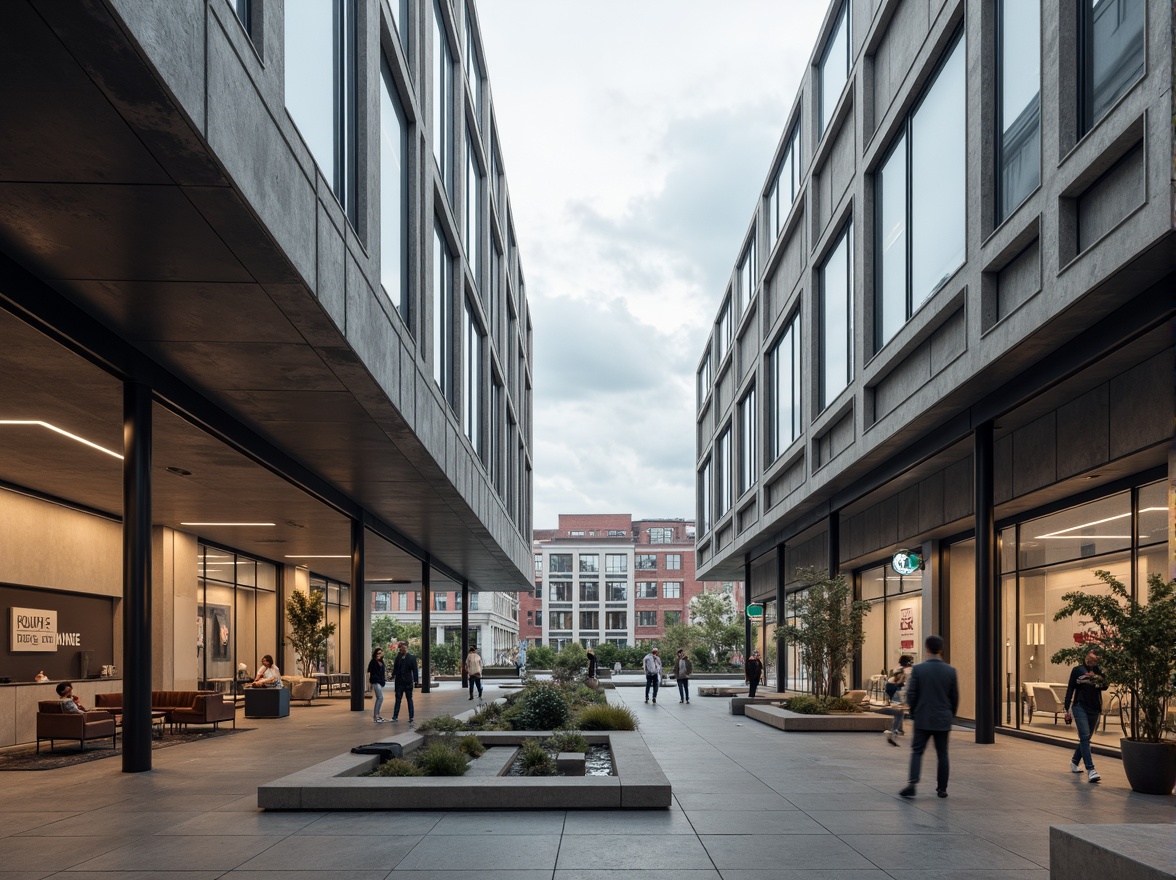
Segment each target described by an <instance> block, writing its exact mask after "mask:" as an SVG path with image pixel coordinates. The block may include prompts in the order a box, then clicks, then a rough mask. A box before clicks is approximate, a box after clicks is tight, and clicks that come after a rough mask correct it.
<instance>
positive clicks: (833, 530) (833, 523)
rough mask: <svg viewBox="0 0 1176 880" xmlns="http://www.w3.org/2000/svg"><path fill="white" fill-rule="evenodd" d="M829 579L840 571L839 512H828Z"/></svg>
mask: <svg viewBox="0 0 1176 880" xmlns="http://www.w3.org/2000/svg"><path fill="white" fill-rule="evenodd" d="M828 522H829V580H833V578H835V577H837V574H838V572H840V571H841V513H840V512H839V511H836V510H834V511H833V512H832V513H830V514H829V520H828Z"/></svg>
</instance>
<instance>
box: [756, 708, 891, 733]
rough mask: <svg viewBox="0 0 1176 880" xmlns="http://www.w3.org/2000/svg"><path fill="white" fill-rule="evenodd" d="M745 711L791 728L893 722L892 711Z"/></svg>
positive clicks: (879, 726)
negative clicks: (884, 713) (814, 712)
mask: <svg viewBox="0 0 1176 880" xmlns="http://www.w3.org/2000/svg"><path fill="white" fill-rule="evenodd" d="M743 714H744V715H746V716H747V717H748V718H754V719H755V720H756V721H762V722H763V723H764V724H769V725H771V726H772V727H777V728H779V729H780V730H788V731H820V732H832V731H856V732H865V731H881V730H887V729H889V727H890V725H891V724H893V723H894V718H893V717H892V716H890V715H879V714H878V713H877V712H847V713H845V714H840V715H801V714H800V713H799V712H789V711H788V710H787V709H780V708H778V707H776V706H757V705H746V706H744V707H743Z"/></svg>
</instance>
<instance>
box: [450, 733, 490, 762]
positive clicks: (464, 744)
mask: <svg viewBox="0 0 1176 880" xmlns="http://www.w3.org/2000/svg"><path fill="white" fill-rule="evenodd" d="M457 747H458V748H459V749H461V750H462V751H463V752H465V753H466V754H467V755H469V756H470V757H471V758H477V757H480V756H481V755H484V754H485V753H486V747H485V746H484V745H482V741H481V740H480V739H478V738H477V737H476V736H474V735H473V734H472V733H470V734H467V735H466V736H463V737H462V738H461V739H459V740H458V741H457Z"/></svg>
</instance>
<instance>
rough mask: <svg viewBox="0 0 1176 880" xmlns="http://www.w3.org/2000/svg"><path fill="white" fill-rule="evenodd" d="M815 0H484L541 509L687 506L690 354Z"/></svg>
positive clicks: (780, 109) (539, 518) (800, 56)
mask: <svg viewBox="0 0 1176 880" xmlns="http://www.w3.org/2000/svg"><path fill="white" fill-rule="evenodd" d="M825 10H826V4H825V3H824V2H820V0H813V2H801V0H732V2H728V3H723V4H716V3H713V2H702V0H640V2H637V0H595V2H591V3H589V2H583V0H581V2H573V0H482V2H481V3H480V4H479V7H478V16H479V21H480V23H481V27H482V39H483V44H484V46H485V52H486V65H487V73H488V76H489V78H490V83H491V89H492V94H493V97H494V103H495V112H496V118H497V123H498V134H499V140H500V142H501V145H502V152H503V161H504V165H505V170H506V174H507V181H508V185H509V187H510V193H511V202H512V206H513V212H514V221H515V226H516V229H517V231H518V241H519V248H520V254H521V259H522V265H523V271H524V274H525V276H526V279H527V295H528V297H529V299H530V301H531V304H532V305H531V308H532V313H533V317H534V324H535V346H536V352H535V391H534V394H535V398H534V404H535V525H536V527H537V528H551V527H554V526H555V525H556V521H557V516H558V514H559V513H561V512H562V513H572V512H578V513H592V512H631V513H633V514H634V515H635V516H674V517H679V516H680V517H692V516H693V515H694V460H695V449H694V444H695V409H694V405H695V398H694V369H695V366H696V365H697V363H698V361H699V359H700V357H701V354H702V346H703V345H704V343H705V340H706V335H707V333H708V332H709V327H710V324H711V322H712V321H713V319H714V316H715V312H716V311H717V309H718V304H719V299H720V297H721V296H722V293H723V289H724V286H725V284H726V283H727V279H728V278H729V276H730V273H731V270H732V267H733V265H734V262H735V260H736V258H737V256H738V251H739V248H740V245H741V243H742V240H743V237H744V235H745V234H746V231H747V228H748V225H749V223H750V222H751V218H752V213H753V211H754V209H755V206H756V204H757V200H758V198H759V196H760V193H761V189H762V187H763V184H764V181H765V178H766V177H767V173H768V165H769V162H770V161H771V157H772V155H773V153H774V151H775V148H776V145H777V143H778V141H779V139H780V137H781V135H782V134H783V129H784V125H785V123H786V121H787V116H788V114H789V112H790V110H791V108H792V105H793V101H794V100H795V98H796V92H797V88H798V86H799V82H800V77H801V74H802V72H803V70H804V68H805V66H806V65H807V64H808V62H809V59H810V57H811V54H812V47H813V41H814V39H815V36H816V31H817V28H818V26H819V24H820V21H821V19H822V17H823V16H824V14H825Z"/></svg>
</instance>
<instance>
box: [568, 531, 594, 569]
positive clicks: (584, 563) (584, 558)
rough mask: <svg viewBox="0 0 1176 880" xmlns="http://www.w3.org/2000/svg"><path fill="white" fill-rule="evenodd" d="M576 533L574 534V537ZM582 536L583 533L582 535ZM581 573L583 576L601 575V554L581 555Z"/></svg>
mask: <svg viewBox="0 0 1176 880" xmlns="http://www.w3.org/2000/svg"><path fill="white" fill-rule="evenodd" d="M574 534H575V533H574V532H573V535H574ZM580 534H581V535H582V534H583V532H581V533H580ZM580 573H581V574H599V573H600V554H599V553H581V554H580Z"/></svg>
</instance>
